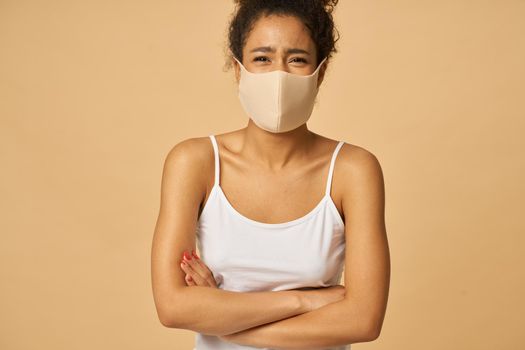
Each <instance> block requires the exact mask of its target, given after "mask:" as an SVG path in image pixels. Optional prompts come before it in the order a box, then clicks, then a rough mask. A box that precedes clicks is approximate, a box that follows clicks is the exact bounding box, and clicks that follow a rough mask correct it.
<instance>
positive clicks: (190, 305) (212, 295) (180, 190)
mask: <svg viewBox="0 0 525 350" xmlns="http://www.w3.org/2000/svg"><path fill="white" fill-rule="evenodd" d="M211 147H212V145H211V142H210V140H209V139H208V138H207V137H206V138H191V139H188V140H185V141H182V142H180V143H178V144H177V145H175V146H174V147H173V148H172V149H171V150H170V152H169V153H168V155H167V156H166V159H165V162H164V168H163V173H162V183H161V199H160V210H159V215H158V218H157V222H156V225H155V232H154V235H153V242H152V250H151V278H152V288H153V297H154V302H155V307H156V310H157V315H158V317H159V320H160V322H161V323H162V324H163V325H164V326H166V327H170V328H181V329H188V330H193V331H195V332H199V333H203V334H210V335H217V336H220V335H226V334H231V333H236V332H240V331H243V330H245V329H249V328H252V327H256V326H259V325H262V324H266V323H269V322H274V321H278V320H281V319H285V318H288V317H292V316H296V315H298V314H301V313H305V312H308V311H310V309H311V305H310V303H306V302H305V299H304V298H303V297H302V293H301V291H295V290H289V291H278V292H273V291H269V292H233V291H227V290H222V289H216V288H209V287H203V286H187V285H186V282H185V280H184V275H185V273H184V271H182V269H181V268H180V267H179V263H180V261H181V259H182V254H183V252H184V250H188V251H191V249H194V250H195V245H196V237H195V232H196V225H197V219H198V213H199V208H200V205H201V202H202V200H203V199H204V197H205V194H206V188H207V181H208V180H207V179H208V177H209V176H210V172H211V174H212V175H213V172H214V160H213V151H212V149H211Z"/></svg>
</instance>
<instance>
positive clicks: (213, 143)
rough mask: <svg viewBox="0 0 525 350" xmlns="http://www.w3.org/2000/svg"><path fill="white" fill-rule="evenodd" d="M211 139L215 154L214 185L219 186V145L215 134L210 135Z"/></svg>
mask: <svg viewBox="0 0 525 350" xmlns="http://www.w3.org/2000/svg"><path fill="white" fill-rule="evenodd" d="M209 136H210V139H211V144H212V145H213V154H214V156H215V182H214V183H213V186H219V179H220V168H221V167H220V164H219V146H217V140H216V139H215V135H209Z"/></svg>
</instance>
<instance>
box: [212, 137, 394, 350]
mask: <svg viewBox="0 0 525 350" xmlns="http://www.w3.org/2000/svg"><path fill="white" fill-rule="evenodd" d="M337 164H338V167H337V168H338V169H337V172H335V169H334V179H336V178H339V179H341V181H339V182H335V181H334V183H338V184H341V186H343V188H342V189H341V190H342V193H343V199H342V207H343V212H344V216H345V238H346V251H345V271H344V281H345V289H346V295H345V299H344V300H341V301H339V302H335V303H331V304H328V305H325V306H323V307H321V308H319V309H316V310H313V311H310V312H307V313H303V314H300V315H297V316H294V317H290V318H287V319H283V320H280V321H276V322H272V323H268V324H265V325H261V326H257V327H254V328H250V329H247V330H244V331H242V332H238V333H233V334H230V335H226V336H222V338H223V339H225V340H227V341H230V342H233V343H237V344H241V345H248V346H255V347H269V348H279V349H303V350H304V349H309V350H310V349H311V350H313V349H323V348H326V347H334V346H341V345H346V344H352V343H357V342H367V341H372V340H375V339H377V338H378V337H379V334H380V332H381V328H382V325H383V320H384V317H385V313H386V306H387V300H388V291H389V284H390V253H389V247H388V240H387V235H386V225H385V218H384V212H385V191H384V180H383V174H382V170H381V166H380V164H379V161H378V160H377V158H376V157H375V156H374V155H373V154H372V153H370V152H368V151H367V150H365V149H363V148H360V147H357V146H352V148H350V147H348V148H347V147H343V148H342V149H341V151H340V153H339V157H338V162H337Z"/></svg>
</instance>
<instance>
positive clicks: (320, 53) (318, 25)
mask: <svg viewBox="0 0 525 350" xmlns="http://www.w3.org/2000/svg"><path fill="white" fill-rule="evenodd" d="M234 2H235V5H236V7H235V11H234V13H233V14H232V18H231V20H230V24H229V27H228V49H229V52H228V53H227V56H228V57H229V58H231V56H234V57H235V58H237V59H238V60H239V61H241V62H242V58H243V57H242V56H243V55H242V49H243V47H244V45H245V43H246V39H247V38H248V35H249V34H250V31H251V30H252V29H253V26H254V24H255V22H256V21H257V20H258V19H259V18H260V17H262V16H269V15H274V14H275V15H290V16H296V17H297V18H299V19H300V20H301V21H302V22H303V23H304V25H305V26H306V28H308V30H309V32H310V36H311V38H312V40H313V42H314V43H315V46H316V50H317V62H321V61H322V60H323V59H324V58H325V57H328V59H327V61H328V60H329V59H330V57H332V53H335V52H337V48H336V47H335V43H336V42H337V40H339V32H338V31H337V28H336V27H335V25H334V20H333V17H332V12H333V10H334V8H335V6H336V5H337V2H338V0H234ZM226 67H227V68H229V67H231V60H227V63H226Z"/></svg>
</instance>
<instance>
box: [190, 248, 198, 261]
mask: <svg viewBox="0 0 525 350" xmlns="http://www.w3.org/2000/svg"><path fill="white" fill-rule="evenodd" d="M191 255H193V257H194V258H195V259H199V257H198V256H197V253H195V251H194V250H192V251H191Z"/></svg>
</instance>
